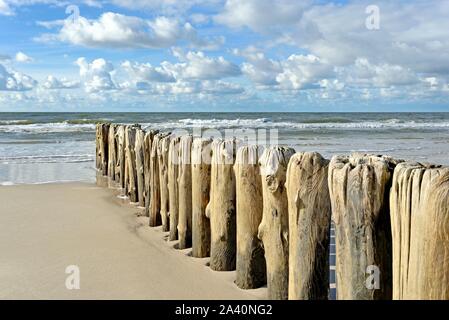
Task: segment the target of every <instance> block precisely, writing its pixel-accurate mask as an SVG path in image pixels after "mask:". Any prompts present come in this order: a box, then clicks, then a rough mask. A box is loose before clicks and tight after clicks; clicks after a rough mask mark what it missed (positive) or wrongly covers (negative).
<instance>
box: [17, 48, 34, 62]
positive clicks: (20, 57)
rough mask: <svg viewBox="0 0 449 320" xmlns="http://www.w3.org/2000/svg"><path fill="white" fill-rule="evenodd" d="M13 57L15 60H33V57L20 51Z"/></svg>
mask: <svg viewBox="0 0 449 320" xmlns="http://www.w3.org/2000/svg"><path fill="white" fill-rule="evenodd" d="M15 59H16V61H17V62H25V63H26V62H31V61H33V58H31V57H30V56H28V55H26V54H25V53H23V52H22V51H19V52H17V53H16V57H15Z"/></svg>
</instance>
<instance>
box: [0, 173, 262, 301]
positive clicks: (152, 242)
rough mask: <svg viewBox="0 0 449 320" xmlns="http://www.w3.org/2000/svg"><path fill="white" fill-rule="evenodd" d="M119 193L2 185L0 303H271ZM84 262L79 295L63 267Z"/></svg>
mask: <svg viewBox="0 0 449 320" xmlns="http://www.w3.org/2000/svg"><path fill="white" fill-rule="evenodd" d="M116 193H117V192H116V190H113V189H105V188H101V187H97V186H95V184H93V183H86V182H76V183H74V182H67V183H48V184H36V185H29V184H24V185H12V186H0V202H2V204H3V205H2V206H3V208H2V209H1V213H0V240H1V241H0V251H1V252H2V255H1V256H0V299H194V300H196V299H206V300H216V299H265V297H266V288H259V289H254V290H242V289H239V288H238V287H237V286H236V285H235V284H234V283H233V280H234V279H235V271H231V272H216V271H212V270H211V269H210V268H209V267H207V263H208V261H209V258H204V259H198V258H192V257H191V256H190V254H191V249H185V250H177V249H175V247H176V245H177V242H178V241H170V242H168V241H166V240H165V239H166V236H167V233H165V232H162V230H161V227H156V228H150V227H148V218H146V217H142V216H139V214H140V211H141V209H139V208H138V207H136V206H134V205H131V204H127V203H126V202H127V201H124V200H122V199H119V198H118V197H117V196H116ZM69 265H78V266H79V268H80V290H68V289H67V288H66V287H65V281H66V278H67V277H68V274H66V273H65V268H66V267H67V266H69Z"/></svg>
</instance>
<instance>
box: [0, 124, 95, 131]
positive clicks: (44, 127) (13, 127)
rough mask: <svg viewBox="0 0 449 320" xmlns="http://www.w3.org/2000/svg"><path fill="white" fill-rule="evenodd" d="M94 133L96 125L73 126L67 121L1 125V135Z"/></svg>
mask: <svg viewBox="0 0 449 320" xmlns="http://www.w3.org/2000/svg"><path fill="white" fill-rule="evenodd" d="M93 131H95V124H90V123H86V124H71V123H68V122H67V121H64V122H51V123H33V124H9V125H0V133H2V132H3V133H64V132H93Z"/></svg>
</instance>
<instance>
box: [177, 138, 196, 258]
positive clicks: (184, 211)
mask: <svg viewBox="0 0 449 320" xmlns="http://www.w3.org/2000/svg"><path fill="white" fill-rule="evenodd" d="M192 142H193V137H192V136H191V135H186V136H182V137H181V140H180V141H179V177H178V187H179V221H178V238H179V249H185V248H188V247H190V246H191V245H192V165H191V163H192V159H191V154H192Z"/></svg>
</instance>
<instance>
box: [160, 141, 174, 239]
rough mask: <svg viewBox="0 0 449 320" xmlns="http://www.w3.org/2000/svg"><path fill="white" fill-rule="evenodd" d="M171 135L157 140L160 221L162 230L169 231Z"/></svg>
mask: <svg viewBox="0 0 449 320" xmlns="http://www.w3.org/2000/svg"><path fill="white" fill-rule="evenodd" d="M170 140H171V135H166V136H164V137H162V138H161V139H160V140H159V143H158V149H157V153H158V155H157V156H158V161H159V163H158V166H159V185H160V188H161V190H160V196H161V198H160V199H161V209H160V214H161V222H162V231H165V232H166V231H169V230H170V224H169V220H168V219H169V217H168V214H169V201H170V199H169V195H168V148H169V146H170Z"/></svg>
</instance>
